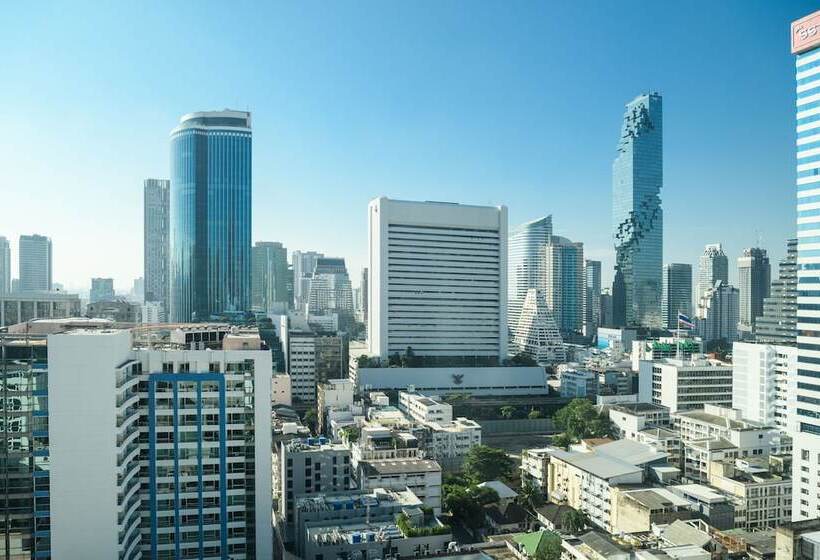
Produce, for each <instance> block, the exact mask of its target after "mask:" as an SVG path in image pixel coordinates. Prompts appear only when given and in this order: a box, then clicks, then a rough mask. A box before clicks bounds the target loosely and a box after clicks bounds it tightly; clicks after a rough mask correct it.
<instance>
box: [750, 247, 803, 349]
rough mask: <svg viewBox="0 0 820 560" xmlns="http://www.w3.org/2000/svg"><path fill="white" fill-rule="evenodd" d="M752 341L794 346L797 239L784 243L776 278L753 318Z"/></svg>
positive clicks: (795, 329)
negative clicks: (753, 333)
mask: <svg viewBox="0 0 820 560" xmlns="http://www.w3.org/2000/svg"><path fill="white" fill-rule="evenodd" d="M755 340H756V341H757V342H762V343H764V344H780V345H788V346H796V345H797V239H789V240H788V241H787V242H786V256H785V257H784V258H783V259H782V260H781V261H780V263H779V264H778V278H777V280H775V281H773V282H772V288H771V293H770V295H769V297H767V298H765V299H764V300H763V314H762V315H761V316H760V317H758V318H757V320H756V321H755Z"/></svg>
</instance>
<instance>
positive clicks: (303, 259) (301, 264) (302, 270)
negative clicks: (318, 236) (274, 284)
mask: <svg viewBox="0 0 820 560" xmlns="http://www.w3.org/2000/svg"><path fill="white" fill-rule="evenodd" d="M324 256H325V255H324V253H317V252H316V251H294V252H293V254H292V256H291V260H292V264H293V306H294V308H295V309H298V310H299V311H304V308H305V305H306V303H307V298H308V293H309V291H310V276H311V275H312V274H313V269H314V268H315V267H316V259H321V258H324Z"/></svg>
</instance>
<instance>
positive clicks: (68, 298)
mask: <svg viewBox="0 0 820 560" xmlns="http://www.w3.org/2000/svg"><path fill="white" fill-rule="evenodd" d="M82 314H83V312H82V305H81V303H80V296H78V295H76V294H66V293H64V292H36V293H24V292H12V293H10V294H0V327H6V326H9V325H15V324H17V323H25V322H27V321H31V320H32V319H64V318H67V317H80V316H82Z"/></svg>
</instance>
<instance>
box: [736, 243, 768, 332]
mask: <svg viewBox="0 0 820 560" xmlns="http://www.w3.org/2000/svg"><path fill="white" fill-rule="evenodd" d="M737 275H738V280H737V283H738V289H739V290H740V324H739V325H738V330H739V331H740V335H741V336H742V337H743V338H749V337H751V335H752V334H753V333H754V327H755V321H756V320H757V318H758V317H760V316H761V315H763V300H764V299H765V298H767V297H769V292H770V290H771V285H772V267H771V265H770V264H769V255H767V254H766V249H760V248H758V247H752V248H750V249H744V250H743V254H742V255H741V256H740V257H738V259H737Z"/></svg>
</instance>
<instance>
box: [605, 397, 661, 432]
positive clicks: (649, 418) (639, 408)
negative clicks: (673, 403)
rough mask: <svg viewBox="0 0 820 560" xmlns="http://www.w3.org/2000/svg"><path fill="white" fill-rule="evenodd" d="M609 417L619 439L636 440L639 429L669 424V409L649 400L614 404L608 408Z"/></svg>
mask: <svg viewBox="0 0 820 560" xmlns="http://www.w3.org/2000/svg"><path fill="white" fill-rule="evenodd" d="M609 419H610V421H611V422H612V424H613V425H614V426H615V427H616V428H617V429H618V437H620V438H621V439H632V440H637V438H638V432H640V431H641V430H644V429H646V428H665V427H668V426H670V425H671V420H670V418H669V409H668V408H667V407H665V406H661V405H659V404H652V403H649V402H637V403H621V404H616V405H614V406H612V407H610V408H609Z"/></svg>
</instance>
